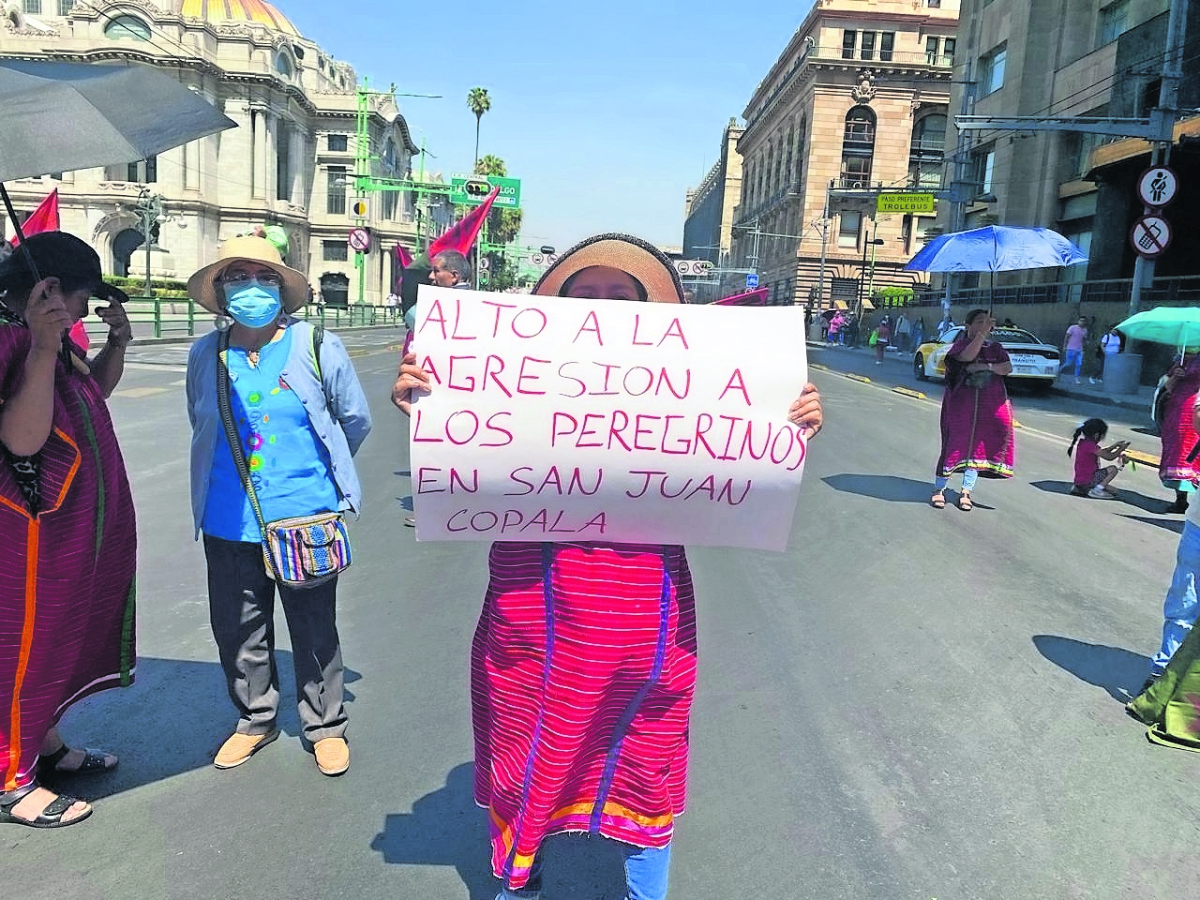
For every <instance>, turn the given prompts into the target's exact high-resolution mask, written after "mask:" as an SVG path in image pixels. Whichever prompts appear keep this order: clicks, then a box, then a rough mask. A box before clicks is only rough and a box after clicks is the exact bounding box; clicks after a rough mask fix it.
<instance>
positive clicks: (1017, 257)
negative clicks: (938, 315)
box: [904, 225, 1087, 272]
mask: <svg viewBox="0 0 1200 900" xmlns="http://www.w3.org/2000/svg"><path fill="white" fill-rule="evenodd" d="M1085 262H1087V254H1085V253H1084V252H1083V251H1082V250H1080V249H1079V248H1078V247H1077V246H1075V245H1074V244H1072V243H1071V242H1070V241H1069V240H1067V239H1066V238H1065V237H1063V236H1062V235H1061V234H1059V233H1058V232H1057V231H1052V230H1051V229H1049V228H1015V227H1012V226H1009V225H988V226H986V227H984V228H974V229H972V230H970V231H958V232H955V233H954V234H943V235H940V236H938V237H936V238H934V239H933V240H932V241H930V242H929V243H928V244H926V245H925V247H924V248H923V249H922V250H921V252H920V253H918V254H917V255H916V256H914V257H913V258H912V259H911V260H909V262H908V265H906V266H905V267H904V268H905V269H907V270H908V271H911V272H1010V271H1015V270H1017V269H1045V268H1050V267H1053V266H1074V265H1078V264H1079V263H1085Z"/></svg>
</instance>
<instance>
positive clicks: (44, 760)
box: [37, 744, 117, 780]
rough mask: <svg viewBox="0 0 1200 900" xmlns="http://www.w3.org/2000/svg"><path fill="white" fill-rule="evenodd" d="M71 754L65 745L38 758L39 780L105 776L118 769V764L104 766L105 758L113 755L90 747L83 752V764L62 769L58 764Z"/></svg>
mask: <svg viewBox="0 0 1200 900" xmlns="http://www.w3.org/2000/svg"><path fill="white" fill-rule="evenodd" d="M70 752H71V748H70V747H68V746H67V745H66V744H63V745H62V746H61V747H59V748H58V749H57V750H55V751H54V752H53V753H43V754H42V755H41V756H39V757H38V764H37V770H38V778H41V779H44V780H49V779H52V778H54V777H55V776H60V777H61V776H63V775H71V776H74V775H103V774H104V773H105V772H111V771H112V770H113V769H115V768H116V767H117V763H113V764H112V765H111V766H106V765H104V758H105V757H106V756H112V754H111V753H105V752H104V751H103V750H93V749H91V748H90V747H89V748H87V749H85V750H84V751H83V762H81V763H80V764H79V767H78V768H76V769H60V768H59V767H58V764H59V763H60V762H62V761H63V759H65V758H66V755H67V754H68V753H70Z"/></svg>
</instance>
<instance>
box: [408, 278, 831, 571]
mask: <svg viewBox="0 0 1200 900" xmlns="http://www.w3.org/2000/svg"><path fill="white" fill-rule="evenodd" d="M416 322H417V325H416V334H415V336H414V341H413V350H414V351H415V352H416V354H417V363H418V364H419V365H420V366H421V367H422V368H424V369H425V370H426V372H428V373H429V376H430V380H431V381H432V383H433V390H432V392H431V393H430V394H428V395H426V396H422V397H421V398H420V399H419V400H418V401H417V402H416V403H414V405H413V416H412V421H411V423H410V436H409V438H410V444H411V461H412V482H413V498H414V508H415V516H416V522H417V537H418V539H419V540H422V541H440V540H455V541H464V540H469V541H482V540H486V541H559V542H565V541H611V542H618V543H643V542H645V543H661V544H693V545H708V546H725V547H750V548H758V549H766V550H783V549H785V548H786V546H787V541H788V535H789V534H790V532H791V526H792V516H793V514H794V513H795V508H796V498H797V495H798V492H799V488H800V477H801V474H802V472H803V470H804V458H805V455H806V453H807V447H806V439H805V437H804V436H803V435H802V434H801V433H800V429H799V428H797V427H795V426H793V425H791V424H790V423H789V422H788V421H787V411H788V407H789V406H790V405H791V403H792V401H793V400H795V399H796V398H797V397H798V396H799V395H800V390H801V388H802V387H803V386H804V383H805V381H806V380H807V362H806V358H805V345H804V312H803V310H801V309H797V308H790V307H766V308H763V307H756V308H749V307H748V308H737V307H716V306H681V305H676V304H666V303H634V302H628V301H613V300H581V299H575V298H570V297H540V296H533V295H525V294H498V293H477V292H474V291H465V290H453V289H448V288H438V287H433V286H429V287H426V286H422V287H421V289H420V292H419V294H418V301H417V319H416Z"/></svg>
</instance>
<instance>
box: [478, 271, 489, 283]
mask: <svg viewBox="0 0 1200 900" xmlns="http://www.w3.org/2000/svg"><path fill="white" fill-rule="evenodd" d="M487 283H488V272H487V269H480V270H479V284H480V285H481V286H482V285H485V284H487Z"/></svg>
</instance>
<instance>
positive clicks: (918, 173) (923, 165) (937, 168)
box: [908, 114, 947, 188]
mask: <svg viewBox="0 0 1200 900" xmlns="http://www.w3.org/2000/svg"><path fill="white" fill-rule="evenodd" d="M946 123H947V119H946V117H945V116H943V115H941V114H934V115H930V116H925V117H924V118H921V119H919V120H917V122H916V124H914V125H913V133H912V143H911V144H910V145H909V150H908V180H909V183H910V184H911V185H912V186H913V187H916V188H929V187H938V186H940V185H941V183H942V160H943V155H944V152H945V149H946Z"/></svg>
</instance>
